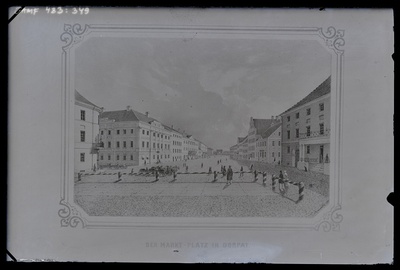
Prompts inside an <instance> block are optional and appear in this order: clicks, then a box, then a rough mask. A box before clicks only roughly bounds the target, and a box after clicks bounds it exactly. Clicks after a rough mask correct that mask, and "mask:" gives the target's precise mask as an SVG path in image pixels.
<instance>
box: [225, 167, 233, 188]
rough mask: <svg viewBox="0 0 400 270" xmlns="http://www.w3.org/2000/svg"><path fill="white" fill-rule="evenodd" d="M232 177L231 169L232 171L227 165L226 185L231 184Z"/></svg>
mask: <svg viewBox="0 0 400 270" xmlns="http://www.w3.org/2000/svg"><path fill="white" fill-rule="evenodd" d="M232 179H233V171H232V168H231V166H230V165H229V167H228V173H227V175H226V180H227V181H228V185H230V184H232Z"/></svg>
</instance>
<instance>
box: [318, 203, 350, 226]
mask: <svg viewBox="0 0 400 270" xmlns="http://www.w3.org/2000/svg"><path fill="white" fill-rule="evenodd" d="M341 209H342V207H341V206H340V205H336V206H334V207H332V209H331V210H330V211H329V212H327V213H325V214H324V216H323V218H322V221H321V222H320V223H318V224H317V225H315V227H314V229H315V230H317V231H319V230H320V229H322V230H323V231H324V232H329V231H331V230H332V231H340V222H342V221H343V215H342V214H340V213H339V212H338V211H339V210H341Z"/></svg>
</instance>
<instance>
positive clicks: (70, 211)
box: [58, 200, 86, 228]
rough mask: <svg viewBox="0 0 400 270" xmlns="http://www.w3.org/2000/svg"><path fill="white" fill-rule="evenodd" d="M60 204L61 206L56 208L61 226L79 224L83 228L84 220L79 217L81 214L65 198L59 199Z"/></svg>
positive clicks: (74, 226) (75, 225) (73, 226)
mask: <svg viewBox="0 0 400 270" xmlns="http://www.w3.org/2000/svg"><path fill="white" fill-rule="evenodd" d="M60 204H61V205H62V208H61V209H60V210H58V216H59V217H60V218H61V227H69V226H70V227H72V228H76V227H77V226H78V225H79V224H81V226H82V228H85V226H86V225H85V222H84V220H83V219H82V217H81V214H80V213H79V211H78V210H76V209H75V207H73V206H71V205H70V204H69V203H68V202H66V201H65V200H61V201H60Z"/></svg>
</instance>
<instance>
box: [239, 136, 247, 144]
mask: <svg viewBox="0 0 400 270" xmlns="http://www.w3.org/2000/svg"><path fill="white" fill-rule="evenodd" d="M246 138H247V136H246V137H238V143H241V142H243V141H244V140H245V139H246Z"/></svg>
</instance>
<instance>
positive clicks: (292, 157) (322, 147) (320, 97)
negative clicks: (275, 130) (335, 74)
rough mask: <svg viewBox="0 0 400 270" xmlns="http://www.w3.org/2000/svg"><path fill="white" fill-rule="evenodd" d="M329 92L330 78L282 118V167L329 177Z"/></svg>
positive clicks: (284, 113) (287, 111) (283, 114)
mask: <svg viewBox="0 0 400 270" xmlns="http://www.w3.org/2000/svg"><path fill="white" fill-rule="evenodd" d="M330 92H331V78H330V77H329V78H327V79H326V80H325V81H324V82H323V83H321V84H320V85H319V86H318V87H317V88H315V89H314V90H313V91H312V92H311V93H310V94H309V95H307V96H306V97H305V98H303V99H302V100H300V101H299V102H298V103H296V104H295V105H294V106H292V107H290V108H289V109H287V110H286V111H285V112H283V113H282V114H281V118H282V136H281V137H282V138H281V140H282V150H281V151H282V164H283V165H288V166H292V167H297V168H299V169H302V170H305V169H307V170H312V171H316V172H321V173H324V174H329V161H330Z"/></svg>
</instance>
